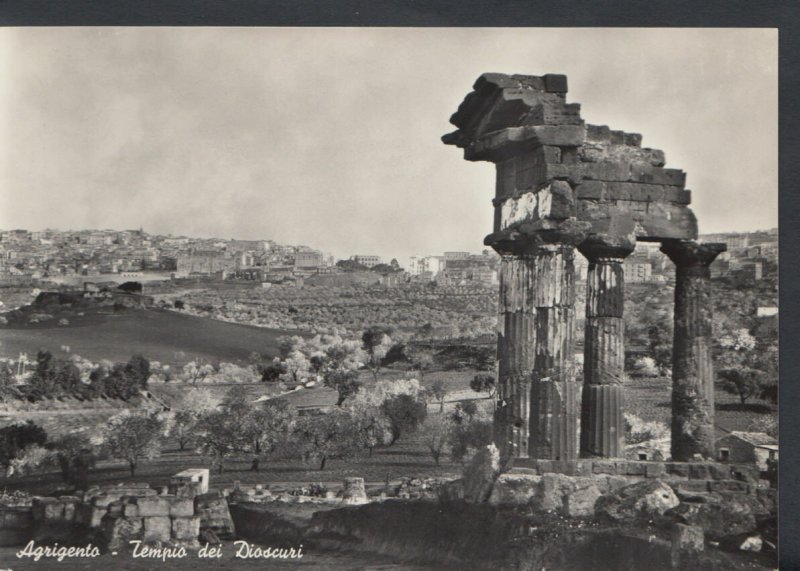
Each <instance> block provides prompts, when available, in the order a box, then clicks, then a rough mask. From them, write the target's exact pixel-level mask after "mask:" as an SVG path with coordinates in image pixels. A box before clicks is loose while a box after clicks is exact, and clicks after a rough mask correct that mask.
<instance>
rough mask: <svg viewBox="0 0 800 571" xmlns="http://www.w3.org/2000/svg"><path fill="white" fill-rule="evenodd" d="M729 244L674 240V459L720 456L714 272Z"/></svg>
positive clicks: (669, 248) (668, 245)
mask: <svg viewBox="0 0 800 571" xmlns="http://www.w3.org/2000/svg"><path fill="white" fill-rule="evenodd" d="M725 250H726V246H725V244H721V243H709V244H701V243H697V242H694V241H690V240H668V241H665V242H664V243H663V244H662V247H661V251H662V252H664V253H665V254H666V255H667V256H669V258H670V259H671V260H672V261H673V262H674V263H675V335H674V339H673V346H672V459H673V460H677V461H684V462H685V461H689V460H692V458H693V457H694V455H695V454H700V455H701V456H702V457H704V458H714V368H713V362H712V358H711V316H712V306H711V287H710V279H711V272H710V269H709V266H710V265H711V262H713V261H714V259H715V258H716V257H717V255H718V254H719V253H720V252H724V251H725Z"/></svg>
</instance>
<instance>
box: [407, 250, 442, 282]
mask: <svg viewBox="0 0 800 571" xmlns="http://www.w3.org/2000/svg"><path fill="white" fill-rule="evenodd" d="M444 266H445V260H444V256H423V257H419V258H418V257H412V258H411V259H410V261H409V264H408V273H409V274H410V275H412V276H419V277H420V278H423V277H424V278H425V279H427V280H428V281H430V280H432V279H433V278H435V277H436V275H437V274H438V273H439V272H441V271H442V270H443V269H444ZM428 274H430V276H428Z"/></svg>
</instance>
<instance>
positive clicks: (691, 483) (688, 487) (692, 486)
mask: <svg viewBox="0 0 800 571" xmlns="http://www.w3.org/2000/svg"><path fill="white" fill-rule="evenodd" d="M672 485H673V487H674V488H675V491H676V492H678V493H679V494H688V495H691V494H696V493H704V492H708V491H709V489H708V480H686V481H680V482H674V483H673V484H672Z"/></svg>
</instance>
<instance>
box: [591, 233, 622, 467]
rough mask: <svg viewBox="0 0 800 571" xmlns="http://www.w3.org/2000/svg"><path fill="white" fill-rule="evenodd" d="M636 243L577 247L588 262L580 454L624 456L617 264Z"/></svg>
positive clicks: (610, 242)
mask: <svg viewBox="0 0 800 571" xmlns="http://www.w3.org/2000/svg"><path fill="white" fill-rule="evenodd" d="M635 245H636V241H635V238H634V237H633V235H632V234H631V235H630V236H626V237H623V238H619V239H616V240H609V239H605V240H603V239H595V240H592V241H587V242H585V243H584V244H581V245H580V246H579V249H580V251H581V253H582V254H583V255H584V256H586V258H587V259H588V260H589V273H588V276H587V280H586V326H585V330H584V358H583V379H584V380H583V396H582V399H581V437H580V442H581V456H582V457H586V458H588V457H595V456H596V457H603V458H618V457H621V456H623V455H624V444H625V421H624V418H623V416H622V413H623V408H624V404H623V403H624V396H625V395H624V387H623V386H622V377H623V372H624V370H625V348H624V337H625V322H624V321H623V319H622V314H623V306H624V303H625V296H624V281H625V280H624V271H623V267H622V264H623V262H624V260H625V257H626V256H628V254H630V253H631V252H632V251H633V249H634V247H635Z"/></svg>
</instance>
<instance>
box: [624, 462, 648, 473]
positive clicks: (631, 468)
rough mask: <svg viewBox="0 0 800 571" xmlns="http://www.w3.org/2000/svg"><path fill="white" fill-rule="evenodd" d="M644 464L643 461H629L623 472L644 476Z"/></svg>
mask: <svg viewBox="0 0 800 571" xmlns="http://www.w3.org/2000/svg"><path fill="white" fill-rule="evenodd" d="M645 470H646V464H645V463H644V462H635V461H629V462H628V464H627V467H626V471H625V473H626V474H627V475H628V476H644V475H645V473H646V472H645Z"/></svg>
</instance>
